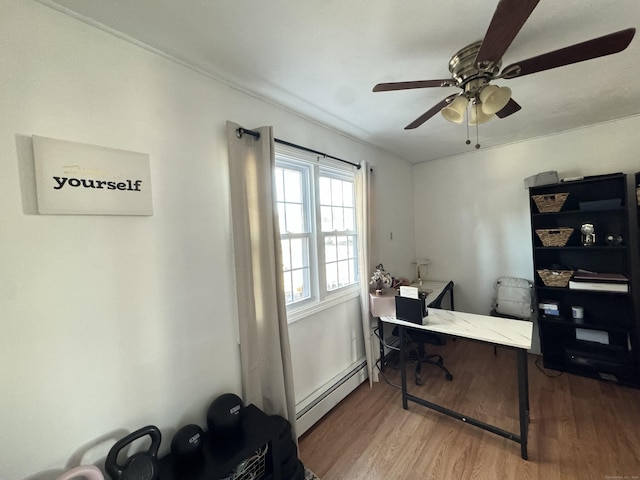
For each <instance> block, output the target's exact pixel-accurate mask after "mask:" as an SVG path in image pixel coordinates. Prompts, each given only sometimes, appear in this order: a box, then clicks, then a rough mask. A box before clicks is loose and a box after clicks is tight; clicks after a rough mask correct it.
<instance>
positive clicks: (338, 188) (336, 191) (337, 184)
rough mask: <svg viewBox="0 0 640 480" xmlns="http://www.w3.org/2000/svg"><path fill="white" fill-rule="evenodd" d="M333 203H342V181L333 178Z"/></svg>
mask: <svg viewBox="0 0 640 480" xmlns="http://www.w3.org/2000/svg"><path fill="white" fill-rule="evenodd" d="M331 204H332V205H342V181H341V180H336V179H335V178H332V179H331Z"/></svg>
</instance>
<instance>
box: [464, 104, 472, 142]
mask: <svg viewBox="0 0 640 480" xmlns="http://www.w3.org/2000/svg"><path fill="white" fill-rule="evenodd" d="M464 113H465V114H466V115H467V122H466V123H467V141H466V142H464V143H466V144H467V145H471V140H469V109H468V108H467V109H465V111H464Z"/></svg>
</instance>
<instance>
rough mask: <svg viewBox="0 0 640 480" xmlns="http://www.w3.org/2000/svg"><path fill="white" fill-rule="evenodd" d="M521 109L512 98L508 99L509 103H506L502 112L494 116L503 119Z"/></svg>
mask: <svg viewBox="0 0 640 480" xmlns="http://www.w3.org/2000/svg"><path fill="white" fill-rule="evenodd" d="M521 108H522V107H521V106H520V104H519V103H518V102H516V101H515V100H514V99H513V98H511V99H509V103H507V104H506V105H505V106H504V107H503V109H502V110H500V111H498V112H496V116H497V117H499V118H505V117H508V116H509V115H513V114H514V113H516V112H517V111H518V110H520V109H521Z"/></svg>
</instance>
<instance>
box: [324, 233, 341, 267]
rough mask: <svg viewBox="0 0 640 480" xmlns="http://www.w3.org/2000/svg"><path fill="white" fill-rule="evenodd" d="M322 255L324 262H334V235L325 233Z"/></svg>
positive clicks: (335, 255) (335, 247)
mask: <svg viewBox="0 0 640 480" xmlns="http://www.w3.org/2000/svg"><path fill="white" fill-rule="evenodd" d="M324 256H325V262H326V263H329V262H335V261H336V260H337V259H338V253H337V245H336V237H334V236H333V235H327V236H326V237H324Z"/></svg>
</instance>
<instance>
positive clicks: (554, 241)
mask: <svg viewBox="0 0 640 480" xmlns="http://www.w3.org/2000/svg"><path fill="white" fill-rule="evenodd" d="M572 233H573V228H562V227H560V228H540V229H537V230H536V234H537V235H538V238H540V241H541V242H542V245H543V246H545V247H564V246H565V245H566V244H567V241H568V240H569V237H570V236H571V234H572Z"/></svg>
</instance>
